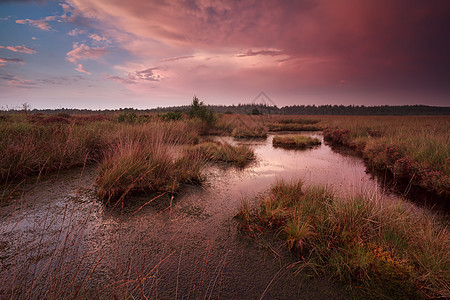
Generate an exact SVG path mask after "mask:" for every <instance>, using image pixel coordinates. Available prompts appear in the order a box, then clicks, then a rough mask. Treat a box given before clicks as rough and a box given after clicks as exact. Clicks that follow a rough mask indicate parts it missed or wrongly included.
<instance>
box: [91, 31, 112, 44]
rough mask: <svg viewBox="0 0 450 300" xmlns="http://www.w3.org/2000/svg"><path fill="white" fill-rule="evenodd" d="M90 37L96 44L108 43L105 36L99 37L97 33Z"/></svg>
mask: <svg viewBox="0 0 450 300" xmlns="http://www.w3.org/2000/svg"><path fill="white" fill-rule="evenodd" d="M89 37H90V38H91V39H93V40H94V41H96V42H108V39H107V38H105V37H104V36H101V35H98V34H96V33H93V34H91V35H90V36H89Z"/></svg>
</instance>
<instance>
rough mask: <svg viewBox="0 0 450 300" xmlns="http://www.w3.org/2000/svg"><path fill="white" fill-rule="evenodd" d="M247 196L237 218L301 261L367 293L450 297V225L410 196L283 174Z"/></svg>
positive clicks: (245, 228) (302, 266) (303, 266)
mask: <svg viewBox="0 0 450 300" xmlns="http://www.w3.org/2000/svg"><path fill="white" fill-rule="evenodd" d="M256 200H257V201H256V204H255V205H253V206H252V205H250V204H249V202H248V201H247V202H244V204H243V205H242V206H241V208H240V210H239V212H238V215H237V219H238V220H239V223H240V227H241V228H242V229H243V230H245V231H247V232H249V233H250V234H252V235H253V236H254V237H256V236H258V235H260V234H261V233H262V232H271V231H272V232H275V233H276V235H277V236H278V237H281V238H282V239H284V240H285V241H286V245H287V247H289V248H290V249H291V250H292V251H293V252H294V253H296V254H297V255H298V257H299V263H300V266H301V268H302V269H305V268H306V269H312V270H313V271H314V272H316V273H325V274H328V273H331V275H332V276H333V277H334V278H336V279H338V280H340V281H342V282H345V283H347V284H348V285H349V286H350V287H355V289H353V291H354V292H355V293H356V294H355V295H360V296H361V295H362V296H364V297H366V296H369V297H379V296H380V295H382V296H385V297H392V296H394V297H397V296H399V297H406V298H408V297H444V298H445V297H449V296H450V293H449V288H448V287H449V282H450V277H449V274H450V273H449V267H450V255H449V253H448V252H449V250H448V249H449V246H450V245H449V241H450V235H449V232H448V228H447V227H446V226H444V225H442V224H441V223H439V222H438V221H436V219H435V218H434V217H432V216H429V215H425V214H424V213H423V212H422V213H419V212H417V211H416V210H413V209H412V206H410V205H409V204H407V203H403V202H399V201H394V200H392V199H381V198H379V197H377V196H373V195H369V194H367V193H366V194H354V195H349V196H347V197H343V198H342V197H337V196H335V195H333V193H332V192H331V191H330V190H328V189H327V188H325V187H304V186H303V185H302V183H301V181H294V182H291V183H286V182H278V183H276V184H274V185H273V186H272V188H271V189H270V190H269V191H268V192H266V193H264V194H261V195H259V196H258V197H257V198H256Z"/></svg>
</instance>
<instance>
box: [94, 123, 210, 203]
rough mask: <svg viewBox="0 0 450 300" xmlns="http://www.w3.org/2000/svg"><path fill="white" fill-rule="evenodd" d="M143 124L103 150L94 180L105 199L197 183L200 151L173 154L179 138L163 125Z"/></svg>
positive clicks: (175, 189) (200, 162)
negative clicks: (159, 126) (156, 127)
mask: <svg viewBox="0 0 450 300" xmlns="http://www.w3.org/2000/svg"><path fill="white" fill-rule="evenodd" d="M154 129H155V128H154V127H153V126H148V125H144V126H142V127H140V130H139V131H136V130H134V131H130V132H128V135H123V136H122V137H121V138H120V139H119V141H118V142H117V144H116V145H114V146H113V147H111V148H110V149H108V150H106V151H105V154H104V157H105V159H104V160H103V162H102V164H101V166H100V171H99V175H98V178H97V180H96V183H97V187H98V189H97V194H98V196H99V197H101V198H105V199H117V198H124V197H125V196H126V195H128V194H130V193H137V192H146V191H151V192H153V191H162V192H171V193H173V192H176V191H177V190H178V188H179V185H180V183H186V182H188V183H200V182H201V181H202V180H203V176H202V174H201V171H202V167H203V165H204V161H203V159H202V157H201V155H200V153H195V152H189V153H188V152H186V153H183V155H178V156H177V155H176V153H177V149H176V148H177V146H178V144H179V140H177V139H176V138H175V136H174V133H173V132H172V131H171V130H173V128H171V127H170V126H169V127H162V128H159V130H157V131H155V130H154Z"/></svg>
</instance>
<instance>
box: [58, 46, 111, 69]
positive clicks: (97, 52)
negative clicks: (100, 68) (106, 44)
mask: <svg viewBox="0 0 450 300" xmlns="http://www.w3.org/2000/svg"><path fill="white" fill-rule="evenodd" d="M106 52H107V51H106V49H105V48H102V47H95V48H92V47H89V46H87V45H85V44H81V45H78V44H76V43H75V44H74V45H73V50H72V51H70V52H67V54H66V58H67V60H68V61H70V62H72V63H74V64H75V63H77V61H78V60H86V59H96V58H99V57H100V56H102V55H104V54H105V53H106Z"/></svg>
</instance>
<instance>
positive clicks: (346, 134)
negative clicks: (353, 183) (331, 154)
mask: <svg viewBox="0 0 450 300" xmlns="http://www.w3.org/2000/svg"><path fill="white" fill-rule="evenodd" d="M323 122H326V123H328V124H329V126H328V128H327V129H325V130H324V138H325V139H326V140H328V141H331V142H334V143H339V144H343V145H345V146H349V147H351V148H354V149H356V150H358V151H359V152H360V153H361V154H362V155H363V157H364V158H365V159H366V161H367V162H368V163H369V164H370V165H371V166H372V167H374V168H376V169H387V170H389V171H390V172H392V174H393V175H394V176H395V177H397V178H404V179H407V180H409V181H410V182H411V183H412V184H415V185H419V186H422V187H423V188H425V189H427V190H428V191H431V192H434V193H437V194H439V195H442V196H445V197H448V196H449V195H450V164H449V159H450V134H449V130H448V129H449V128H450V118H448V117H427V116H420V117H419V116H414V117H367V116H366V117H332V118H331V117H328V118H327V119H326V120H323Z"/></svg>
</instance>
